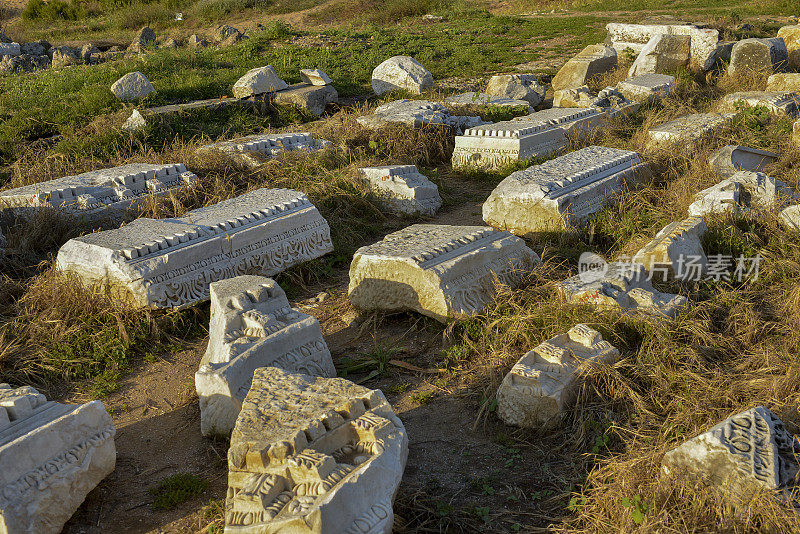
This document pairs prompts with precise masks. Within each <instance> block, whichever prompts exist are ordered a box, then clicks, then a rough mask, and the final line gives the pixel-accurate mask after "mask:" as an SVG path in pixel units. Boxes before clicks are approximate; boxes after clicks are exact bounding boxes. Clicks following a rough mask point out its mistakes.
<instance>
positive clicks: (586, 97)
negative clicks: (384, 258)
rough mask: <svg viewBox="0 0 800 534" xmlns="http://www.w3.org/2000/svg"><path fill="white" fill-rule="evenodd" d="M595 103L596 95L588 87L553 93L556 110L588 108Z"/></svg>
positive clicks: (560, 90) (583, 86)
mask: <svg viewBox="0 0 800 534" xmlns="http://www.w3.org/2000/svg"><path fill="white" fill-rule="evenodd" d="M593 101H594V95H593V94H592V91H591V90H590V89H589V86H587V85H581V86H580V87H570V88H567V89H559V90H558V91H554V92H553V107H556V108H588V107H589V106H591V105H592V102H593Z"/></svg>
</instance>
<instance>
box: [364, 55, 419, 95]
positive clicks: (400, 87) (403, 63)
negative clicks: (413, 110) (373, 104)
mask: <svg viewBox="0 0 800 534" xmlns="http://www.w3.org/2000/svg"><path fill="white" fill-rule="evenodd" d="M431 88H433V75H432V74H431V73H430V72H428V71H427V70H426V69H425V67H423V66H422V65H421V64H420V62H419V61H417V60H416V59H414V58H412V57H408V56H394V57H390V58H389V59H387V60H386V61H384V62H383V63H381V64H380V65H378V66H377V67H375V70H373V71H372V90H373V91H375V94H376V95H382V94H384V93H388V92H390V91H408V92H409V93H411V94H413V95H418V94H420V93H422V92H423V91H426V90H428V89H431Z"/></svg>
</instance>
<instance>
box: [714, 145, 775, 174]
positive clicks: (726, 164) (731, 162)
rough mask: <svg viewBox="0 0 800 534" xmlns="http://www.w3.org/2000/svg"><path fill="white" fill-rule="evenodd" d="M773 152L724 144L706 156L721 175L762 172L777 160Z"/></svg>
mask: <svg viewBox="0 0 800 534" xmlns="http://www.w3.org/2000/svg"><path fill="white" fill-rule="evenodd" d="M779 157H780V156H778V155H777V154H775V153H774V152H769V151H767V150H759V149H757V148H750V147H746V146H741V145H726V146H724V147H722V148H720V149H719V150H716V151H714V153H712V154H711V155H710V156H709V157H708V164H709V166H711V168H712V169H714V170H715V171H717V172H718V173H719V174H721V175H722V176H726V177H727V176H731V175H733V174H736V173H737V172H739V171H751V172H762V171H763V170H764V168H765V167H766V166H767V165H770V164H771V163H775V162H776V161H778V158H779Z"/></svg>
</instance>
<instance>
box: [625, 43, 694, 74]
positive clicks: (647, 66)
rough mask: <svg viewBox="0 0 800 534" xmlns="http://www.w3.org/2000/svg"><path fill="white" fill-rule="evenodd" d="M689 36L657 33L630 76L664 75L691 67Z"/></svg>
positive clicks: (647, 45) (635, 62)
mask: <svg viewBox="0 0 800 534" xmlns="http://www.w3.org/2000/svg"><path fill="white" fill-rule="evenodd" d="M691 41H692V38H691V36H689V35H670V34H668V33H657V34H655V35H653V37H652V38H651V39H650V40H649V41H648V42H647V44H645V45H644V48H642V51H641V52H639V56H638V57H637V58H636V60H635V61H634V62H633V65H631V68H630V69H629V70H628V76H636V75H640V74H656V73H659V74H663V73H665V72H672V71H674V70H677V69H679V68H682V67H687V66H688V65H689V58H690V54H691Z"/></svg>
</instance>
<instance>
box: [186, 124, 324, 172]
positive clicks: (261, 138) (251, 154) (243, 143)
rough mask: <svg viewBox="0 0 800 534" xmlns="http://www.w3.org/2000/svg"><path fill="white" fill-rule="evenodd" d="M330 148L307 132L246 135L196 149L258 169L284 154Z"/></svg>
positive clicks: (322, 140)
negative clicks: (225, 156)
mask: <svg viewBox="0 0 800 534" xmlns="http://www.w3.org/2000/svg"><path fill="white" fill-rule="evenodd" d="M328 146H330V141H327V140H325V139H315V138H313V137H312V136H311V134H310V133H308V132H298V133H282V134H258V135H248V136H247V137H240V138H237V139H231V140H230V141H220V142H219V143H212V144H210V145H204V146H201V147H200V148H198V149H197V151H198V152H199V153H203V152H208V151H212V150H218V151H219V152H222V153H223V154H225V155H227V156H229V157H230V158H233V159H234V160H236V161H238V162H239V163H242V164H243V165H246V166H248V167H258V166H259V165H261V164H262V163H264V161H266V160H268V159H272V158H274V157H277V156H279V155H281V154H283V153H284V152H290V151H294V150H303V151H307V152H315V151H317V150H322V149H324V148H326V147H328Z"/></svg>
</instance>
